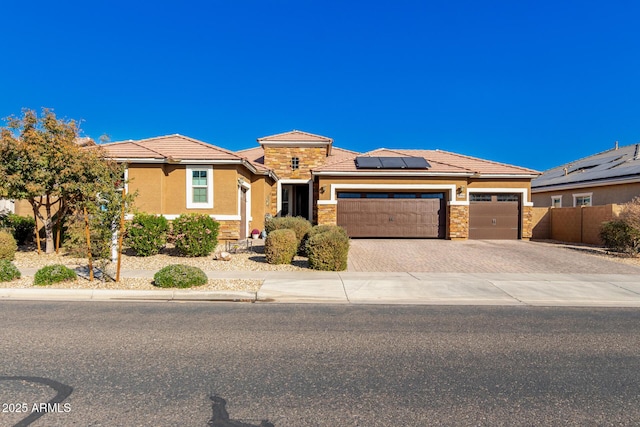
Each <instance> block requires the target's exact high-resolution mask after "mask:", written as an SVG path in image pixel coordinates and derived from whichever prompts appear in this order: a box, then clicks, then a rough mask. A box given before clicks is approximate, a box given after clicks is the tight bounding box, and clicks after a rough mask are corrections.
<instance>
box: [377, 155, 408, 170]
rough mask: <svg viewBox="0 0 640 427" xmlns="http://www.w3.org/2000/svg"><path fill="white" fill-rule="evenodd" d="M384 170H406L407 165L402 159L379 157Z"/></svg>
mask: <svg viewBox="0 0 640 427" xmlns="http://www.w3.org/2000/svg"><path fill="white" fill-rule="evenodd" d="M379 159H380V163H382V169H404V168H406V167H407V164H406V163H405V162H404V160H402V157H379Z"/></svg>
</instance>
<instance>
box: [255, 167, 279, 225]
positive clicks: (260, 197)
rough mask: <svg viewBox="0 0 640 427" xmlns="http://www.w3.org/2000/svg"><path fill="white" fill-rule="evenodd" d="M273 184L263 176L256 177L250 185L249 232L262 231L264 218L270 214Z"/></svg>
mask: <svg viewBox="0 0 640 427" xmlns="http://www.w3.org/2000/svg"><path fill="white" fill-rule="evenodd" d="M275 191H276V190H275V182H274V181H273V180H272V179H271V178H267V177H265V176H256V177H255V178H254V180H253V182H252V183H251V217H252V220H251V223H250V230H249V231H251V230H252V229H254V228H256V229H258V230H260V231H262V230H264V216H265V214H267V213H271V196H272V193H275Z"/></svg>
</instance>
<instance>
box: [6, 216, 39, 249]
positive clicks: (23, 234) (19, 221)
mask: <svg viewBox="0 0 640 427" xmlns="http://www.w3.org/2000/svg"><path fill="white" fill-rule="evenodd" d="M0 227H1V228H4V229H7V230H10V231H11V234H12V235H13V238H14V239H16V242H17V243H18V244H19V245H24V244H25V243H26V242H27V240H29V239H30V238H32V237H33V234H34V232H35V229H36V221H35V220H34V219H33V218H31V217H29V216H20V215H16V214H11V213H10V214H7V215H3V216H2V218H0Z"/></svg>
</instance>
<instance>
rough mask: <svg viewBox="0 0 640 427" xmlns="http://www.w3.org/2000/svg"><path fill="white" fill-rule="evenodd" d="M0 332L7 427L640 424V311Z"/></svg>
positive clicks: (205, 313)
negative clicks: (23, 420)
mask: <svg viewBox="0 0 640 427" xmlns="http://www.w3.org/2000/svg"><path fill="white" fill-rule="evenodd" d="M0 325H2V328H1V332H0V404H2V408H0V410H1V411H2V412H0V425H2V426H6V425H15V424H18V423H20V420H21V419H23V418H27V417H30V418H29V419H28V420H27V421H26V423H23V424H18V425H33V426H207V425H209V426H235V427H238V426H244V427H246V426H259V425H261V422H262V420H268V422H266V421H265V422H262V425H263V426H268V425H273V426H276V427H284V426H293V427H305V426H426V425H492V426H493V425H504V426H518V425H527V426H530V425H563V426H564V425H581V426H583V425H638V424H640V311H639V310H637V309H594V308H576V309H571V308H533V307H442V306H411V307H404V306H353V305H340V306H330V305H322V306H316V305H279V304H242V303H235V304H231V303H230V304H213V303H187V304H178V303H111V302H110V303H96V302H73V303H68V302H51V303H47V302H20V301H13V302H0ZM212 397H213V398H214V399H215V400H211V399H212ZM42 403H44V404H45V410H42V412H33V411H34V410H37V409H41V408H40V406H39V405H40V404H42ZM47 403H49V406H47V405H46V404H47ZM34 404H36V406H35V407H34ZM25 408H27V410H26V412H18V411H19V410H21V409H25ZM31 421H33V423H32V424H28V423H29V422H31Z"/></svg>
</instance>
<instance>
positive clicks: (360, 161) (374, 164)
mask: <svg viewBox="0 0 640 427" xmlns="http://www.w3.org/2000/svg"><path fill="white" fill-rule="evenodd" d="M381 167H382V164H381V163H380V159H378V158H377V157H356V168H358V169H380V168H381Z"/></svg>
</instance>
